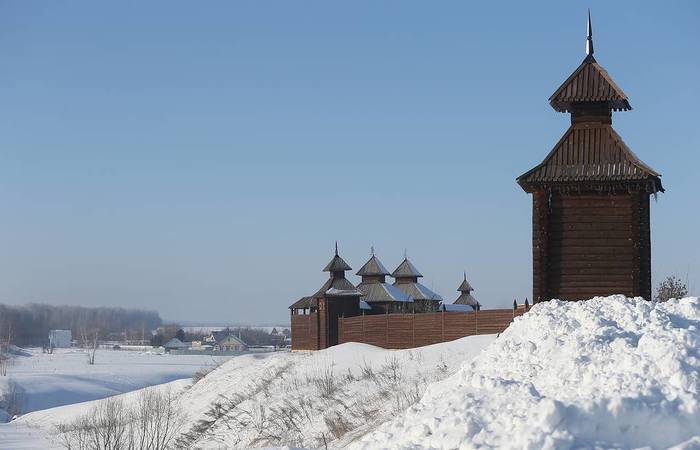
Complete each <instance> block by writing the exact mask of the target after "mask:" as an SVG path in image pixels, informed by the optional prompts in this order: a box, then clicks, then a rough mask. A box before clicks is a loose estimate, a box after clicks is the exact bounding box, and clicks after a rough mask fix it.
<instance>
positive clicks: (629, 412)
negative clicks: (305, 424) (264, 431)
mask: <svg viewBox="0 0 700 450" xmlns="http://www.w3.org/2000/svg"><path fill="white" fill-rule="evenodd" d="M674 445H678V447H674V448H677V449H681V448H684V449H691V448H692V449H698V448H700V303H699V302H698V299H697V298H685V299H682V300H672V301H669V302H667V303H661V304H659V303H651V302H647V301H644V300H642V299H629V298H624V297H622V296H614V297H607V298H595V299H592V300H589V301H586V302H576V303H565V302H560V301H552V302H547V303H541V304H538V305H537V306H535V307H534V308H533V309H532V310H531V311H530V312H529V313H528V314H527V315H526V316H525V317H523V318H521V319H516V321H515V323H514V324H513V325H511V326H510V327H509V328H508V329H507V330H506V331H505V332H504V333H503V334H501V336H500V337H499V339H498V340H496V341H495V342H494V343H493V344H491V345H490V346H489V348H488V349H487V350H486V351H485V352H484V353H482V354H481V355H480V356H479V357H477V358H475V359H474V360H473V361H472V362H470V363H468V364H465V365H464V367H463V368H462V369H461V370H460V371H459V373H457V374H456V375H455V376H453V377H450V378H448V379H447V380H445V381H443V382H441V383H437V384H434V385H432V386H431V387H430V388H429V389H428V392H427V393H426V395H425V396H424V397H423V399H422V400H421V402H420V403H419V404H418V405H415V406H413V407H411V408H409V409H408V411H407V412H406V413H405V414H402V415H401V416H400V417H398V418H396V419H395V420H393V421H391V422H389V423H387V424H385V425H384V426H382V427H381V428H380V429H379V430H377V431H375V432H373V433H370V434H369V435H367V436H365V437H364V438H363V439H362V441H361V442H360V443H356V444H355V447H356V448H363V449H378V448H404V449H408V448H410V449H428V448H430V449H433V448H445V449H447V448H465V449H472V448H499V449H501V448H506V449H569V448H624V449H626V448H639V447H644V448H659V449H661V448H669V447H672V446H674Z"/></svg>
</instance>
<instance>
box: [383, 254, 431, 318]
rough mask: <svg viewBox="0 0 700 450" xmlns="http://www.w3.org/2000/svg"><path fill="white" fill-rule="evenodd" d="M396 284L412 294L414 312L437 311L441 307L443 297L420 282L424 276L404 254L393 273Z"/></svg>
mask: <svg viewBox="0 0 700 450" xmlns="http://www.w3.org/2000/svg"><path fill="white" fill-rule="evenodd" d="M391 276H392V277H394V279H395V280H396V281H394V286H395V287H397V288H398V289H400V290H401V291H403V292H405V293H406V294H408V295H410V296H411V299H412V300H413V305H412V309H413V312H435V311H437V310H438V309H440V303H441V302H442V297H441V296H440V295H439V294H437V293H435V292H433V291H432V290H431V289H429V288H428V287H426V286H424V285H423V284H421V283H419V282H418V278H423V274H421V273H420V272H419V271H418V269H416V266H414V265H413V263H411V261H409V259H408V256H405V255H404V258H403V261H401V264H399V266H398V267H397V268H396V269H395V270H394V271H393V272H392V273H391Z"/></svg>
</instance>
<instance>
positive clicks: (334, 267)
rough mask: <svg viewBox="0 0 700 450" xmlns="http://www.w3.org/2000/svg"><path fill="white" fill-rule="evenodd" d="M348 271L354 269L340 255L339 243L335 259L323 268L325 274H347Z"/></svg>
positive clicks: (336, 247) (336, 244) (336, 245)
mask: <svg viewBox="0 0 700 450" xmlns="http://www.w3.org/2000/svg"><path fill="white" fill-rule="evenodd" d="M346 270H352V267H350V265H349V264H348V263H346V262H345V261H344V260H343V258H341V257H340V256H339V255H338V242H336V243H335V255H334V256H333V259H331V260H330V262H329V263H328V264H326V267H324V268H323V272H345V271H346Z"/></svg>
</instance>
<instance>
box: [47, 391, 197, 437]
mask: <svg viewBox="0 0 700 450" xmlns="http://www.w3.org/2000/svg"><path fill="white" fill-rule="evenodd" d="M183 425H184V415H183V414H182V411H181V409H180V405H179V402H178V400H177V397H176V396H175V395H174V394H173V393H172V392H170V391H165V392H163V391H157V390H154V389H146V390H143V391H142V392H141V393H140V394H139V396H138V399H137V400H136V403H135V404H129V403H127V402H125V401H123V400H122V399H120V398H109V399H106V400H103V401H101V402H99V403H98V404H97V405H96V406H95V407H93V408H92V409H91V410H90V412H89V413H87V414H86V415H84V416H82V417H79V418H78V419H76V420H75V421H73V422H71V423H68V424H62V425H59V426H57V427H56V431H57V435H58V440H59V442H60V443H61V444H62V445H63V447H64V448H66V449H67V450H92V449H104V450H167V449H171V448H175V447H176V445H175V438H176V436H177V435H178V434H179V433H180V430H181V429H182V426H183Z"/></svg>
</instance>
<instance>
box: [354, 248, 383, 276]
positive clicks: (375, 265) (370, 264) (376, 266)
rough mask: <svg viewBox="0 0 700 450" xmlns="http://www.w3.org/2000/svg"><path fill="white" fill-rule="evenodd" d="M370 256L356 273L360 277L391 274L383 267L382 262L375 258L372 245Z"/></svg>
mask: <svg viewBox="0 0 700 450" xmlns="http://www.w3.org/2000/svg"><path fill="white" fill-rule="evenodd" d="M371 253H372V256H371V257H370V258H369V260H367V262H366V263H365V264H364V265H363V266H362V267H360V270H358V271H357V273H356V275H359V276H361V277H385V276H387V275H391V273H390V272H389V270H387V268H386V267H384V264H382V262H381V261H380V260H379V258H377V257H376V256H375V254H374V247H372V251H371Z"/></svg>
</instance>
